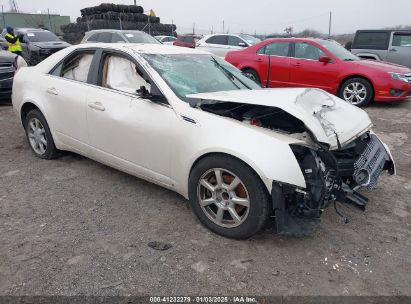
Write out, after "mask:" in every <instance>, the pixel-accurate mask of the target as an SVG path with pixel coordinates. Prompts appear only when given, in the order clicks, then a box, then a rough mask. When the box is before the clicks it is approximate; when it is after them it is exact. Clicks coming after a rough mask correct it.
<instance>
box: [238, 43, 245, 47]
mask: <svg viewBox="0 0 411 304" xmlns="http://www.w3.org/2000/svg"><path fill="white" fill-rule="evenodd" d="M238 46H241V47H247V45H246V44H245V43H244V42H239V43H238Z"/></svg>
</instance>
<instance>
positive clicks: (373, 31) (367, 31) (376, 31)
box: [356, 30, 411, 33]
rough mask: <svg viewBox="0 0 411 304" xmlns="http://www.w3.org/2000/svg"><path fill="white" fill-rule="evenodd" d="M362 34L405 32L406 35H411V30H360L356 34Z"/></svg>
mask: <svg viewBox="0 0 411 304" xmlns="http://www.w3.org/2000/svg"><path fill="white" fill-rule="evenodd" d="M360 32H366V33H381V32H384V33H391V32H404V33H410V32H411V30H358V31H357V32H356V33H360Z"/></svg>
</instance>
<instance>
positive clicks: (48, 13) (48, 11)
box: [47, 8, 54, 32]
mask: <svg viewBox="0 0 411 304" xmlns="http://www.w3.org/2000/svg"><path fill="white" fill-rule="evenodd" d="M47 15H48V16H49V29H50V31H52V32H54V31H53V25H52V24H51V17H50V9H49V8H48V9H47Z"/></svg>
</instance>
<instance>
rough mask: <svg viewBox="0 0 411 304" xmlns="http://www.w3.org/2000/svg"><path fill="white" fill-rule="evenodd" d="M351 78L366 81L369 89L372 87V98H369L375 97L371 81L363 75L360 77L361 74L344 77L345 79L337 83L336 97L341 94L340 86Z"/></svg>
mask: <svg viewBox="0 0 411 304" xmlns="http://www.w3.org/2000/svg"><path fill="white" fill-rule="evenodd" d="M351 78H362V79H364V80H366V81H368V82H369V83H370V84H371V87H372V90H373V92H372V97H371V98H374V96H375V85H374V83H373V81H372V80H371V79H370V78H369V77H367V76H364V75H361V74H352V75H348V76H345V77H344V78H343V79H342V80H341V81H340V83H339V85H338V89H337V95H338V96H339V95H340V92H341V89H342V85H343V84H344V83H345V82H346V81H347V80H349V79H351Z"/></svg>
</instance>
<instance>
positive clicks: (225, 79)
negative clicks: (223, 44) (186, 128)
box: [143, 54, 260, 99]
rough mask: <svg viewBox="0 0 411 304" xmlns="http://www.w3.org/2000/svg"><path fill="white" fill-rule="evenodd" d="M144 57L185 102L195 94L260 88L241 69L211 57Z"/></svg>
mask: <svg viewBox="0 0 411 304" xmlns="http://www.w3.org/2000/svg"><path fill="white" fill-rule="evenodd" d="M143 57H144V58H145V59H146V60H147V61H148V62H149V63H150V65H151V66H152V67H153V68H154V69H155V70H156V71H157V72H158V73H159V74H160V76H161V77H162V78H163V79H164V80H165V81H166V82H167V84H168V85H169V86H170V87H171V89H172V90H173V91H174V92H175V93H176V94H177V95H178V96H179V97H180V98H182V99H186V96H187V95H189V94H196V93H209V92H219V91H230V90H244V89H259V88H260V86H259V85H258V84H256V83H255V82H254V81H252V80H250V79H249V78H247V77H245V76H244V75H243V74H242V73H241V71H240V70H238V69H237V68H235V67H234V66H232V65H231V64H229V63H227V62H226V61H224V60H222V59H220V58H217V57H213V56H211V55H197V54H195V55H194V54H177V55H176V54H166V55H164V54H144V55H143Z"/></svg>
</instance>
